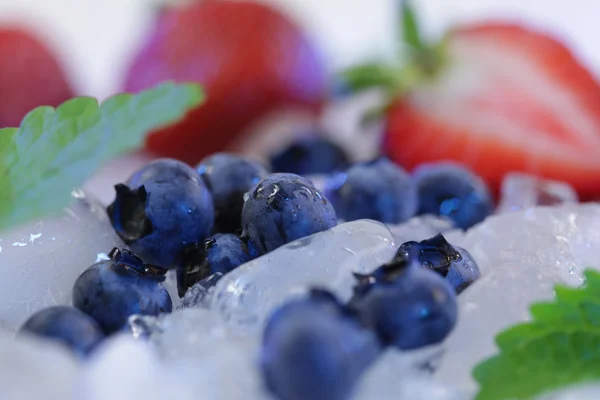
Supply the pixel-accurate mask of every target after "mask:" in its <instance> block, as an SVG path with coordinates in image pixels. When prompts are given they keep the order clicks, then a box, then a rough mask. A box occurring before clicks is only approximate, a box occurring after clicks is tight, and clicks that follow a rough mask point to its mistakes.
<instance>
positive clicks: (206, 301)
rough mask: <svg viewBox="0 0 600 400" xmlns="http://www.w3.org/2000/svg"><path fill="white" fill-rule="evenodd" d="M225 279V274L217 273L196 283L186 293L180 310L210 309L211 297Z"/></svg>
mask: <svg viewBox="0 0 600 400" xmlns="http://www.w3.org/2000/svg"><path fill="white" fill-rule="evenodd" d="M222 277H223V274H222V273H220V272H216V273H214V274H212V275H210V276H207V277H206V278H204V279H202V280H201V281H199V282H196V283H195V284H194V285H193V286H192V287H191V288H189V289H188V290H187V292H185V296H183V298H182V299H181V304H180V305H179V306H178V308H188V307H208V306H209V305H210V296H211V295H212V293H213V292H214V287H215V285H216V284H217V282H218V281H219V280H220V279H221V278H222Z"/></svg>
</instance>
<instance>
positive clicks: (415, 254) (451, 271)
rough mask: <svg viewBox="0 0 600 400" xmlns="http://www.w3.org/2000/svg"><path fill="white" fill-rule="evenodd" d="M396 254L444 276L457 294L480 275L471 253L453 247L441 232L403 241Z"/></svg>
mask: <svg viewBox="0 0 600 400" xmlns="http://www.w3.org/2000/svg"><path fill="white" fill-rule="evenodd" d="M398 256H403V257H407V258H408V259H409V260H410V261H411V262H412V261H414V262H416V263H418V264H420V265H422V266H423V267H426V268H430V269H432V270H434V271H435V272H437V273H438V274H440V275H441V276H443V277H444V278H446V280H447V281H448V283H450V285H452V287H453V288H454V290H455V291H456V293H457V294H459V293H461V292H462V291H463V290H465V289H466V288H467V287H469V286H470V285H471V284H472V283H473V282H474V281H476V280H477V279H479V278H480V277H481V272H479V267H478V266H477V263H475V260H473V257H472V256H471V254H469V252H468V251H466V250H465V249H463V248H460V247H453V246H452V245H451V244H450V243H448V242H447V241H446V239H445V238H444V236H442V235H441V234H440V235H436V236H434V237H432V238H431V239H427V240H423V241H421V242H418V243H417V242H406V243H404V244H403V245H401V246H400V248H399V249H398Z"/></svg>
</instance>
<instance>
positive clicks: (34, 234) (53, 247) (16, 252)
mask: <svg viewBox="0 0 600 400" xmlns="http://www.w3.org/2000/svg"><path fill="white" fill-rule="evenodd" d="M72 197H73V202H72V204H71V205H70V206H69V207H68V208H66V209H65V211H64V212H63V213H62V215H59V216H56V217H49V218H44V219H42V220H38V221H34V222H31V223H29V224H26V225H23V226H20V227H18V228H15V229H12V230H9V231H5V232H0V271H1V273H2V279H1V280H0V293H2V298H3V306H2V307H1V308H0V330H2V328H4V329H6V330H14V329H16V328H18V327H19V326H20V325H21V324H22V323H23V322H24V321H25V320H26V319H27V318H28V317H29V316H30V315H31V314H33V313H34V312H36V311H38V310H40V309H42V308H44V307H47V306H52V305H56V304H69V303H70V298H71V290H72V287H73V283H74V282H75V280H76V279H77V277H78V276H79V274H80V273H81V272H82V271H83V270H85V269H86V268H88V267H89V266H90V265H92V264H93V263H95V262H96V260H97V259H99V258H102V257H106V254H107V253H108V252H110V250H111V249H112V248H113V247H115V246H118V247H122V246H123V245H122V244H121V241H120V240H119V239H118V237H117V236H116V235H115V233H114V231H113V229H112V227H111V224H110V222H109V220H108V218H107V216H106V212H105V210H104V208H103V207H101V206H100V205H99V204H98V203H97V202H96V201H95V200H94V199H92V198H90V197H88V196H87V195H86V194H85V193H84V192H82V191H80V190H77V191H74V192H73V193H72Z"/></svg>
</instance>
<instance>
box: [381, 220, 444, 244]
mask: <svg viewBox="0 0 600 400" xmlns="http://www.w3.org/2000/svg"><path fill="white" fill-rule="evenodd" d="M388 228H389V229H390V231H391V232H392V236H393V237H394V242H396V244H398V245H401V244H402V243H406V242H409V241H415V242H420V241H421V240H425V239H429V238H431V237H433V236H435V235H437V234H438V233H444V232H447V231H450V230H452V229H454V224H453V222H452V221H451V220H450V219H448V218H442V217H437V216H434V215H422V216H419V217H413V218H411V219H409V220H408V221H406V222H403V223H401V224H397V225H388Z"/></svg>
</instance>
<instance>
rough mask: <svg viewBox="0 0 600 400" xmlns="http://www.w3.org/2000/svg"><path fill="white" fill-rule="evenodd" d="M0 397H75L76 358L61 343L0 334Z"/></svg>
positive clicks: (39, 399)
mask: <svg viewBox="0 0 600 400" xmlns="http://www.w3.org/2000/svg"><path fill="white" fill-rule="evenodd" d="M0 354H2V357H0V399H7V400H9V399H10V400H12V399H37V400H41V399H74V398H76V397H75V392H74V387H75V383H76V382H77V378H78V376H77V367H78V365H77V361H76V360H75V358H74V357H73V355H72V354H71V352H70V351H69V350H68V349H67V348H66V347H63V346H61V345H58V344H55V343H54V342H50V341H47V340H39V339H37V338H34V337H29V336H27V337H23V336H19V337H18V338H16V339H14V338H13V337H12V335H10V334H8V335H7V334H4V335H2V336H0Z"/></svg>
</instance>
